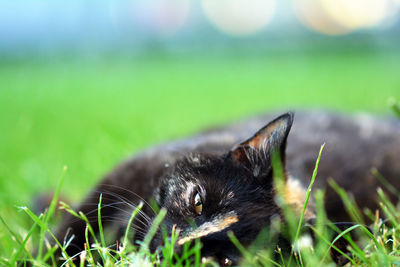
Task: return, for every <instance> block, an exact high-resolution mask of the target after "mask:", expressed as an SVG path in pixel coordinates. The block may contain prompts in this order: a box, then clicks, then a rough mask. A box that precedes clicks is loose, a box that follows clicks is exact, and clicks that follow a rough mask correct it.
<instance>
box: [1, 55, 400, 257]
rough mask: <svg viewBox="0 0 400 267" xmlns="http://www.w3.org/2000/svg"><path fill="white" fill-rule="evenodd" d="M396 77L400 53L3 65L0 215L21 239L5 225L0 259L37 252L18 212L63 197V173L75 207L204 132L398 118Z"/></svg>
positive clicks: (26, 220) (28, 224)
mask: <svg viewBox="0 0 400 267" xmlns="http://www.w3.org/2000/svg"><path fill="white" fill-rule="evenodd" d="M330 52H332V51H330ZM399 69H400V53H397V52H396V51H387V52H385V53H383V52H379V51H378V52H373V51H363V50H360V51H351V52H348V51H333V52H332V53H315V54H313V53H288V54H285V53H277V54H268V53H265V54H261V55H257V56H255V55H254V56H249V57H245V56H243V55H238V56H220V57H213V56H212V55H209V56H190V57H183V56H182V57H160V58H155V57H146V56H144V57H141V58H137V59H133V58H126V59H121V58H116V59H104V60H79V59H77V58H71V59H69V58H67V57H66V58H64V59H63V60H61V59H59V60H51V61H46V60H43V61H42V60H35V59H31V60H29V61H26V62H25V61H22V62H7V63H5V62H3V63H1V62H0V215H1V217H2V218H3V219H4V221H5V222H6V223H7V225H8V227H9V230H10V231H12V232H13V233H14V234H10V232H9V230H7V229H6V227H5V225H4V224H0V255H1V256H4V257H6V258H9V255H11V254H12V253H13V251H16V250H18V249H19V248H20V245H18V243H22V242H24V241H26V242H27V244H28V247H29V246H31V245H32V244H31V243H30V240H28V239H27V240H24V238H23V237H26V235H27V234H28V233H30V230H29V229H31V227H32V221H31V219H30V218H29V216H27V215H26V214H24V213H23V212H20V211H19V210H18V209H17V208H16V207H18V206H30V204H31V203H30V202H31V200H32V199H33V198H34V196H35V195H37V194H38V193H40V192H45V191H54V190H55V188H56V186H57V180H58V178H57V177H59V176H60V173H61V172H62V169H63V166H65V165H66V166H68V172H67V174H66V177H65V181H64V185H63V188H62V190H61V192H62V194H63V195H65V196H67V198H69V199H70V201H71V202H72V203H75V202H76V201H78V200H79V199H81V198H82V197H83V196H84V194H85V193H86V192H87V191H88V190H89V189H90V188H91V186H93V184H94V183H96V182H97V181H98V180H99V178H100V177H101V176H102V175H104V174H105V173H106V172H107V171H109V170H110V169H111V168H112V167H113V166H114V165H115V164H116V163H117V162H118V161H120V160H121V159H123V158H124V157H126V156H128V155H130V154H131V153H133V152H134V151H137V150H139V149H141V148H144V147H146V146H148V145H151V144H154V143H157V142H161V141H163V140H168V139H171V138H179V137H181V136H184V135H187V134H189V133H192V132H195V131H196V130H198V129H201V128H204V127H206V126H210V125H215V124H218V123H221V122H225V121H229V120H234V119H237V118H240V117H244V116H246V115H249V114H253V113H258V112H263V111H268V110H272V109H282V108H283V109H285V108H289V109H291V110H293V109H296V108H303V107H325V108H334V109H340V110H343V111H346V112H350V111H358V110H367V111H371V112H377V113H389V112H390V109H389V108H388V105H387V100H388V98H389V97H392V96H393V97H395V98H397V99H399V98H400V75H398V70H399ZM37 227H38V226H35V228H37ZM32 231H34V230H32ZM13 235H15V236H19V238H11V236H13ZM14 239H15V240H14ZM18 239H20V240H18Z"/></svg>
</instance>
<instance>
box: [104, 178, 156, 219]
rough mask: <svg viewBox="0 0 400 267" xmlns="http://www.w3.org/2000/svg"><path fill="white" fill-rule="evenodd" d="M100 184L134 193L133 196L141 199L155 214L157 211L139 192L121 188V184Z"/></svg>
mask: <svg viewBox="0 0 400 267" xmlns="http://www.w3.org/2000/svg"><path fill="white" fill-rule="evenodd" d="M100 186H106V187H107V186H108V187H112V188H116V189H120V190H123V191H125V192H128V193H130V194H132V195H134V196H135V197H137V198H138V199H140V200H141V201H143V203H144V204H146V205H147V206H148V207H149V208H150V209H151V210H152V211H153V213H154V214H157V212H156V211H155V210H154V209H153V207H152V206H151V205H150V204H149V203H148V202H147V201H146V199H144V198H143V197H141V196H140V195H139V194H137V193H135V192H133V191H132V190H129V189H126V188H123V187H121V186H117V185H110V184H100Z"/></svg>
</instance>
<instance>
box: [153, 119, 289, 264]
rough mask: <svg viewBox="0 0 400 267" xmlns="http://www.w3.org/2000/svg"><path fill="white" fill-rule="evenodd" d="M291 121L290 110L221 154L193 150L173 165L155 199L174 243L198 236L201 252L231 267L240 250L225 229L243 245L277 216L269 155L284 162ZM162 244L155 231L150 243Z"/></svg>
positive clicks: (154, 245) (279, 211) (191, 239)
mask: <svg viewBox="0 0 400 267" xmlns="http://www.w3.org/2000/svg"><path fill="white" fill-rule="evenodd" d="M292 123H293V114H292V113H286V114H283V115H281V116H280V117H278V118H276V119H275V120H273V121H272V122H270V123H269V124H267V125H266V126H265V127H263V128H262V129H260V130H259V131H258V132H257V133H255V134H254V136H252V137H250V138H249V139H248V140H246V141H244V142H243V143H240V144H238V145H236V146H234V147H233V148H232V149H231V150H230V151H227V152H226V154H225V155H223V156H221V157H218V156H212V155H207V154H192V155H190V156H188V157H185V158H184V159H182V160H180V161H178V162H177V163H176V164H175V166H174V168H173V170H172V171H171V172H170V174H169V177H168V179H163V180H162V183H161V185H160V186H159V190H158V194H157V195H158V197H157V202H158V205H159V206H160V207H163V208H166V210H167V215H166V217H165V219H164V225H165V227H166V229H167V231H168V232H171V231H172V228H175V229H176V230H179V231H180V235H179V239H178V241H177V244H178V246H181V245H183V244H185V243H186V242H190V241H193V240H194V239H200V240H201V242H202V244H203V248H202V256H206V257H207V256H212V257H214V258H215V259H217V260H218V261H220V263H221V265H229V264H230V263H235V262H236V261H237V258H238V252H237V250H236V249H235V247H234V245H233V244H231V242H230V239H229V237H228V236H227V233H228V231H232V232H233V233H234V235H235V236H236V237H237V238H238V239H239V240H240V242H241V243H242V244H244V245H247V244H249V243H251V242H252V241H253V240H254V239H255V237H256V236H257V234H258V233H259V232H260V230H262V229H263V228H264V227H265V226H266V225H267V224H268V223H269V222H270V220H271V218H273V216H280V213H281V210H280V208H279V207H278V205H277V204H276V202H275V199H274V197H275V186H274V184H273V169H272V158H273V156H274V155H277V158H279V159H280V162H281V163H282V165H283V166H284V162H285V161H284V160H285V148H286V140H287V137H288V134H289V131H290V128H291V126H292ZM274 158H275V157H274ZM161 242H162V237H161V233H159V234H158V235H157V236H156V238H155V239H154V241H153V243H152V246H153V247H156V246H157V245H159V244H161Z"/></svg>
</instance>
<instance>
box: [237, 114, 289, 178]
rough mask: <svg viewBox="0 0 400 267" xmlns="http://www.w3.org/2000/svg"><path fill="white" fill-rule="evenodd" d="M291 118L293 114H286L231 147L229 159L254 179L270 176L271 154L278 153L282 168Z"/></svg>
mask: <svg viewBox="0 0 400 267" xmlns="http://www.w3.org/2000/svg"><path fill="white" fill-rule="evenodd" d="M293 117H294V114H293V113H292V112H288V113H285V114H283V115H281V116H279V117H278V118H276V119H275V120H273V121H271V122H270V123H268V124H267V125H266V126H264V127H263V128H262V129H260V130H259V131H258V132H257V133H256V134H255V135H254V136H252V137H251V138H249V139H248V140H246V141H244V142H243V143H241V144H239V145H236V146H235V147H233V148H232V150H231V151H230V152H229V156H230V158H231V159H232V160H233V161H234V162H236V163H238V164H240V165H242V166H244V167H245V168H247V169H248V170H250V171H251V172H252V173H253V175H254V176H255V177H265V176H271V175H272V166H271V155H272V154H273V153H277V154H278V153H279V156H280V159H281V161H282V166H284V162H285V149H286V140H287V137H288V134H289V131H290V128H291V127H292V124H293Z"/></svg>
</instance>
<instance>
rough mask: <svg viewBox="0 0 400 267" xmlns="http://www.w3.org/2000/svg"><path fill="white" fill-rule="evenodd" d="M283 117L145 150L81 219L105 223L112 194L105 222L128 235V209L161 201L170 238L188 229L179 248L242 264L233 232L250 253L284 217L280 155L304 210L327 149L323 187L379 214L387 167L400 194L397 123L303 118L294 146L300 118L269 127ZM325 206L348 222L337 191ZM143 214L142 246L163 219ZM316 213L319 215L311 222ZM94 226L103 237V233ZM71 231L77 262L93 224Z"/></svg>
mask: <svg viewBox="0 0 400 267" xmlns="http://www.w3.org/2000/svg"><path fill="white" fill-rule="evenodd" d="M274 118H275V114H272V115H271V114H270V115H262V116H257V117H253V118H250V119H247V120H243V121H242V122H239V123H234V124H231V125H228V126H224V127H219V128H215V129H212V130H209V131H206V132H202V133H200V134H198V135H195V136H193V137H190V138H187V139H182V140H178V141H173V142H169V143H165V144H162V145H158V146H155V147H152V148H149V149H147V150H144V151H142V152H140V153H138V154H137V155H135V156H134V157H132V158H130V159H128V160H126V161H125V162H123V163H122V164H120V165H119V166H118V167H117V168H116V169H114V170H113V171H112V172H110V173H109V174H108V175H107V176H106V177H105V178H104V179H103V180H102V181H101V183H100V184H99V185H98V186H97V188H96V189H95V190H94V191H93V192H92V193H91V194H90V195H89V196H88V197H87V198H86V200H84V201H83V202H82V204H81V205H80V206H79V207H78V210H81V211H83V212H84V213H85V214H87V216H88V217H89V218H91V219H92V220H93V222H97V211H96V208H97V203H98V199H99V196H100V194H101V193H102V194H103V201H102V202H103V208H102V215H103V216H104V218H103V222H105V223H107V221H108V219H111V221H114V222H113V223H114V224H115V221H125V224H124V223H123V222H122V223H121V229H124V227H125V226H126V222H127V220H128V218H129V213H130V212H132V210H133V208H134V206H131V205H127V204H126V202H130V203H131V204H133V205H137V204H138V203H139V201H140V200H141V199H145V200H147V201H148V200H150V199H152V198H154V199H155V200H156V202H157V204H158V205H159V206H160V207H165V208H166V209H167V211H168V213H167V216H166V219H165V224H166V225H167V229H168V230H169V231H170V230H171V229H172V226H173V225H175V227H177V228H178V229H179V230H181V236H180V239H179V241H178V244H180V245H181V244H184V243H185V242H187V241H189V240H192V239H196V238H200V239H201V241H202V242H203V244H204V246H203V248H204V249H203V253H204V255H206V256H208V255H211V256H215V257H217V258H219V259H221V258H222V259H223V258H224V257H229V258H230V259H234V260H235V259H236V257H237V256H238V255H237V252H236V250H235V249H234V247H233V245H231V244H230V242H229V239H228V238H227V236H226V233H227V231H228V230H232V231H233V232H234V234H235V235H236V236H237V237H238V238H239V240H240V241H241V242H242V243H244V244H245V245H246V244H249V243H251V241H252V240H254V238H255V237H256V236H257V234H258V233H259V231H260V230H261V229H262V228H263V227H264V226H265V225H267V224H268V223H269V221H270V219H271V218H272V217H273V216H275V215H278V216H279V215H280V213H281V211H280V208H279V207H278V205H277V204H276V203H275V200H274V197H275V188H274V185H273V183H272V168H271V160H270V157H271V153H272V151H278V152H280V153H281V157H282V158H283V159H284V158H285V148H286V161H285V160H283V163H284V165H285V169H286V170H287V172H288V173H289V176H288V177H289V180H288V182H287V185H288V186H287V190H288V191H287V193H286V200H287V201H288V202H289V204H290V203H291V204H293V206H296V205H298V206H302V204H303V201H304V196H305V191H304V188H305V187H306V186H307V185H308V183H309V181H310V178H311V175H312V171H313V169H314V165H315V160H316V158H317V155H318V151H319V149H320V146H321V145H322V144H323V143H326V146H325V149H324V151H323V155H322V158H321V163H320V165H319V172H318V178H317V181H316V186H315V187H317V188H318V187H319V188H323V187H326V185H327V179H328V178H330V177H332V178H333V179H334V180H335V181H336V182H337V183H338V184H339V185H340V186H341V187H343V188H344V189H346V190H347V191H350V192H352V193H353V194H354V196H355V199H356V200H357V202H358V203H359V204H360V206H362V207H368V208H371V209H375V208H376V204H375V198H376V197H375V196H376V188H377V187H378V181H377V179H375V178H374V176H373V175H372V173H371V168H373V167H375V168H377V169H378V170H379V171H380V172H381V173H382V175H383V176H384V177H386V179H388V180H389V181H390V182H391V183H392V184H393V185H394V186H395V187H397V188H400V122H398V121H396V120H395V119H383V118H376V117H372V116H369V115H362V114H360V115H354V116H345V115H337V114H334V113H329V112H320V111H312V112H311V111H303V112H298V113H296V118H295V122H294V124H293V127H292V130H291V132H290V134H289V137H288V139H287V147H286V138H287V135H288V133H289V130H290V128H291V125H292V120H293V118H292V115H291V114H286V115H283V116H281V117H280V118H278V119H277V120H274V121H273V122H272V123H270V124H269V125H267V126H266V127H264V126H265V125H266V124H267V123H268V122H270V121H271V120H272V119H274ZM262 127H264V128H263V129H262V130H261V131H259V132H258V133H257V134H256V135H255V136H253V137H252V138H250V139H248V138H249V137H251V136H252V135H253V134H254V133H256V132H257V131H258V130H259V129H261V128H262ZM246 139H248V140H247V141H245V142H243V141H244V140H246ZM241 142H243V143H241ZM238 144H240V145H238ZM132 192H134V193H135V194H134V193H132ZM136 194H137V195H136ZM138 196H140V198H139V197H138ZM325 199H326V200H325V203H326V211H327V214H328V216H329V217H330V219H332V220H333V221H342V220H347V219H348V218H347V214H346V213H345V211H344V209H343V208H342V203H341V201H340V199H339V197H338V196H337V195H336V194H335V193H334V192H333V190H331V189H329V188H328V189H327V192H326V198H325ZM199 201H200V202H199ZM117 203H118V204H117ZM143 212H144V213H146V214H147V215H142V216H139V220H138V221H136V223H135V227H136V228H137V229H141V230H142V231H140V230H139V231H138V235H137V237H138V238H140V237H141V233H144V232H146V229H147V227H148V225H149V223H148V222H146V220H148V219H149V220H151V218H153V217H154V213H153V212H152V211H151V209H150V207H149V206H148V205H145V206H144V208H143ZM312 214H313V212H312V210H310V211H309V213H308V216H309V217H311V216H312ZM147 216H148V217H149V218H147ZM113 218H114V220H112V219H113ZM116 219H117V220H116ZM188 219H189V220H194V222H195V224H196V225H197V227H198V228H197V229H195V228H193V227H192V226H191V225H190V224H189V223H188ZM92 225H94V228H95V231H96V225H97V224H96V223H93V224H92ZM67 229H70V230H72V231H70V232H69V233H68V235H71V234H74V235H75V237H74V239H73V241H72V245H71V246H70V248H69V250H68V252H69V253H70V255H73V254H75V253H78V252H79V251H81V250H82V249H83V243H84V230H85V224H84V223H83V222H80V221H76V220H75V219H74V218H73V217H72V216H70V215H67V216H66V217H65V219H64V220H63V223H62V224H61V226H60V228H59V229H58V234H57V235H58V237H59V239H61V240H62V239H63V237H65V236H66V235H67V232H68V231H67ZM115 229H116V228H115ZM117 235H118V234H117ZM161 243H162V240H161V236H156V238H155V240H154V241H153V243H152V246H153V248H155V247H156V246H157V245H159V244H161Z"/></svg>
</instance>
